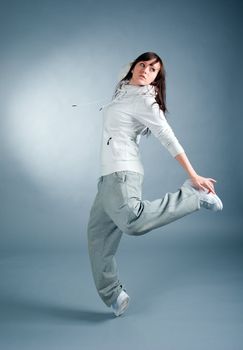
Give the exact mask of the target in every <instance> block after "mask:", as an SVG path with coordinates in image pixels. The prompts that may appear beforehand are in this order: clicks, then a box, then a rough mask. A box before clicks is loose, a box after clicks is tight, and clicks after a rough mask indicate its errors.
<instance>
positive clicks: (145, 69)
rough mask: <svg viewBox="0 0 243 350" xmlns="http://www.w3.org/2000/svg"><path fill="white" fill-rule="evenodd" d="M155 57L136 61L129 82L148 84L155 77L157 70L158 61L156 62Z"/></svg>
mask: <svg viewBox="0 0 243 350" xmlns="http://www.w3.org/2000/svg"><path fill="white" fill-rule="evenodd" d="M155 61H156V59H155V58H153V59H151V60H149V61H140V62H137V64H136V65H135V67H134V68H133V70H132V71H131V72H132V78H131V80H130V84H132V85H149V84H151V83H152V82H153V81H154V79H155V78H156V76H157V74H158V72H159V70H160V63H159V62H156V63H155Z"/></svg>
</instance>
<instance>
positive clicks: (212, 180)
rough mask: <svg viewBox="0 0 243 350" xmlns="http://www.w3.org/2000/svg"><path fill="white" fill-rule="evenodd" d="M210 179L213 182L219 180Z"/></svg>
mask: <svg viewBox="0 0 243 350" xmlns="http://www.w3.org/2000/svg"><path fill="white" fill-rule="evenodd" d="M209 181H211V182H217V181H216V180H214V179H211V178H209Z"/></svg>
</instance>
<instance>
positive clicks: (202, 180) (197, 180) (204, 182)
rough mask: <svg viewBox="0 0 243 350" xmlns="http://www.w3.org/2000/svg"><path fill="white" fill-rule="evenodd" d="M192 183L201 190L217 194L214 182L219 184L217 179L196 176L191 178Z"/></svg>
mask: <svg viewBox="0 0 243 350" xmlns="http://www.w3.org/2000/svg"><path fill="white" fill-rule="evenodd" d="M191 181H192V183H193V185H194V186H195V187H196V188H197V189H199V190H205V189H206V190H208V193H210V192H212V193H213V194H215V190H214V182H217V181H216V180H215V179H212V178H210V177H203V176H200V175H196V176H193V177H191Z"/></svg>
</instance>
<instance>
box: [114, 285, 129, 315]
mask: <svg viewBox="0 0 243 350" xmlns="http://www.w3.org/2000/svg"><path fill="white" fill-rule="evenodd" d="M129 299H130V298H129V296H128V295H127V293H126V292H125V291H124V290H122V291H121V293H120V294H119V295H118V297H117V299H116V301H115V302H114V303H113V304H112V305H111V307H112V309H113V312H114V314H115V315H116V316H120V315H121V314H123V312H124V311H125V310H126V309H127V308H128V304H129Z"/></svg>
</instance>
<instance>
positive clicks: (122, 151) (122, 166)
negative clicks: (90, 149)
mask: <svg viewBox="0 0 243 350" xmlns="http://www.w3.org/2000/svg"><path fill="white" fill-rule="evenodd" d="M155 96H156V92H155V88H154V86H152V85H144V86H140V85H131V84H129V81H128V80H126V81H122V82H121V83H120V84H118V86H117V87H116V90H115V93H114V95H113V97H112V100H111V102H110V103H108V104H106V105H104V106H103V107H101V109H100V110H102V111H103V129H102V138H101V149H100V159H101V163H100V174H101V176H102V175H108V174H110V173H113V172H116V171H121V170H131V171H135V172H138V173H141V174H143V175H144V168H143V165H142V162H141V157H140V152H139V142H140V137H141V135H142V134H143V133H144V131H145V130H146V129H147V128H149V129H150V130H151V132H152V134H153V135H154V136H155V137H157V138H158V139H159V141H160V142H161V143H162V145H163V146H164V147H166V148H167V150H168V151H169V152H170V154H171V155H172V156H173V157H175V156H176V155H177V154H179V153H182V152H184V149H183V147H182V146H181V144H180V143H179V141H178V140H177V138H176V136H175V135H174V132H173V131H172V129H171V127H170V125H169V124H168V122H167V120H166V118H165V116H164V113H163V111H162V110H161V109H160V108H159V105H158V103H157V102H156V100H155ZM154 102H156V103H154ZM153 103H154V104H153Z"/></svg>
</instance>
